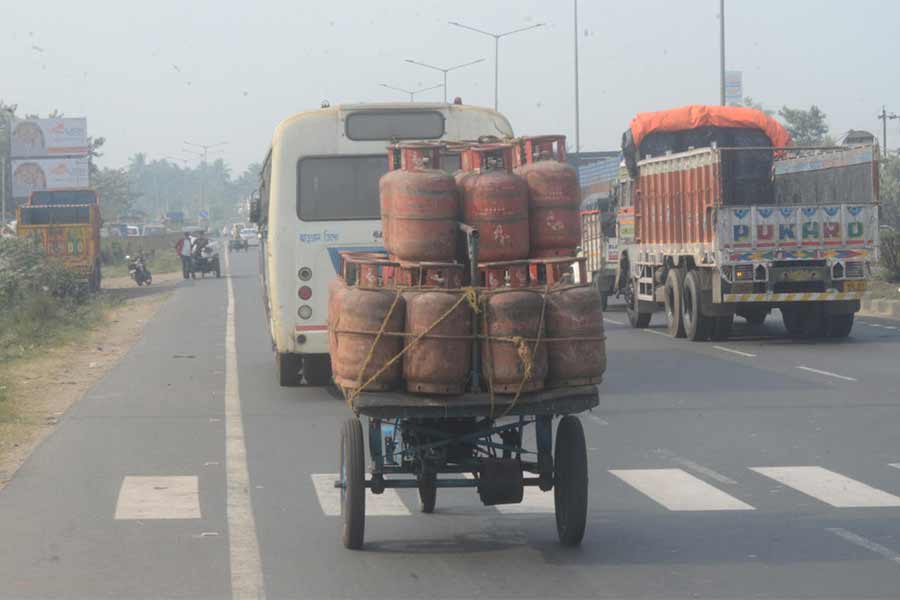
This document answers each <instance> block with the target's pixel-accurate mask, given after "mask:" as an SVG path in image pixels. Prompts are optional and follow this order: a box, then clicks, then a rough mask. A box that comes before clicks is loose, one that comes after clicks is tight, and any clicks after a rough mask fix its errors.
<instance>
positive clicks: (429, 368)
mask: <svg viewBox="0 0 900 600" xmlns="http://www.w3.org/2000/svg"><path fill="white" fill-rule="evenodd" d="M404 298H405V299H406V333H407V334H412V335H419V334H422V333H424V332H425V331H428V328H429V327H431V326H432V325H434V323H435V322H436V321H438V320H440V319H441V317H442V316H443V315H444V314H445V313H447V311H450V310H451V309H452V311H451V312H450V314H449V315H447V316H446V317H444V320H443V321H441V322H440V323H439V324H438V325H436V326H435V327H434V329H432V330H431V331H429V332H428V334H426V335H425V337H423V338H422V339H421V340H420V341H419V342H418V343H417V344H416V345H415V347H413V348H411V349H410V350H409V351H407V353H406V354H405V355H404V356H403V378H404V379H405V380H406V389H407V390H408V391H410V392H422V393H428V394H461V393H463V392H464V391H465V387H466V382H467V381H468V378H469V370H470V369H471V366H472V340H471V339H446V338H441V339H435V337H432V336H465V335H468V334H469V333H470V332H471V331H472V307H471V306H469V303H468V302H466V301H465V300H463V301H462V302H461V303H459V301H460V298H461V295H460V293H459V292H442V291H428V292H411V293H406V294H404ZM457 303H459V304H458V305H457V306H456V308H453V306H454V305H456V304H457ZM406 339H407V343H409V341H410V340H411V339H412V338H411V337H407V338H406Z"/></svg>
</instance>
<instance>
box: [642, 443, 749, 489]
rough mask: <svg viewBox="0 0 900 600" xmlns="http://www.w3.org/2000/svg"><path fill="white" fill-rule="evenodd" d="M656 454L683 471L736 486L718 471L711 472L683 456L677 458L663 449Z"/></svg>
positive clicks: (659, 449) (733, 481)
mask: <svg viewBox="0 0 900 600" xmlns="http://www.w3.org/2000/svg"><path fill="white" fill-rule="evenodd" d="M656 453H657V454H659V455H660V456H663V457H665V458H667V459H669V460H670V461H672V462H673V463H675V464H677V465H681V466H682V467H684V468H685V469H688V470H689V471H694V472H695V473H699V474H701V475H705V476H706V477H709V478H710V479H712V480H714V481H718V482H719V483H727V484H730V485H737V481H735V480H734V479H732V478H731V477H726V476H725V475H722V474H721V473H719V472H718V471H713V470H712V469H710V468H709V467H704V466H703V465H701V464H698V463H695V462H694V461H692V460H691V459H689V458H684V457H683V456H678V455H677V454H675V453H674V452H671V451H670V450H666V449H665V448H658V449H657V450H656Z"/></svg>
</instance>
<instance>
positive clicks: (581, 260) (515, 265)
mask: <svg viewBox="0 0 900 600" xmlns="http://www.w3.org/2000/svg"><path fill="white" fill-rule="evenodd" d="M586 263H587V257H584V256H567V257H548V258H527V259H522V260H510V261H496V262H485V263H479V265H478V270H479V282H480V285H481V286H482V287H485V288H491V289H493V288H504V287H505V288H516V287H539V288H542V289H543V288H546V287H547V286H550V287H553V286H555V285H560V284H573V283H589V282H590V272H589V271H588V270H587V268H586ZM575 265H578V269H577V270H576V269H575V268H574V267H575Z"/></svg>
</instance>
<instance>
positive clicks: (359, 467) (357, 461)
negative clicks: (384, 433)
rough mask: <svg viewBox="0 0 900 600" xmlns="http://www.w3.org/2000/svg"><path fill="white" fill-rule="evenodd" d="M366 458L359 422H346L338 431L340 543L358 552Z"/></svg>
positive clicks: (363, 527)
mask: <svg viewBox="0 0 900 600" xmlns="http://www.w3.org/2000/svg"><path fill="white" fill-rule="evenodd" d="M365 461H366V457H365V454H364V450H363V430H362V424H360V422H359V419H347V420H346V421H344V427H343V429H342V430H341V481H342V482H343V484H344V487H342V488H341V517H342V518H343V519H344V525H343V529H342V530H341V541H342V542H343V544H344V547H345V548H349V549H351V550H359V549H360V548H362V545H363V537H364V536H365V531H366V462H365Z"/></svg>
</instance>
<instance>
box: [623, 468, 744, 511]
mask: <svg viewBox="0 0 900 600" xmlns="http://www.w3.org/2000/svg"><path fill="white" fill-rule="evenodd" d="M609 472H610V473H612V474H613V475H615V476H616V477H618V478H619V479H621V480H622V481H624V482H625V483H627V484H628V485H630V486H631V487H633V488H635V489H636V490H638V491H639V492H641V493H643V494H645V495H646V496H648V497H650V498H651V499H652V500H654V501H655V502H657V503H659V504H661V505H663V506H664V507H666V508H668V509H669V510H675V511H714V510H755V509H754V508H753V507H752V506H750V505H749V504H747V503H746V502H742V501H741V500H738V499H737V498H735V497H734V496H731V495H729V494H726V493H725V492H723V491H722V490H720V489H718V488H716V487H713V486H711V485H709V484H708V483H706V482H705V481H702V480H700V479H698V478H696V477H694V476H693V475H691V474H690V473H688V472H686V471H683V470H681V469H610V471H609Z"/></svg>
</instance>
